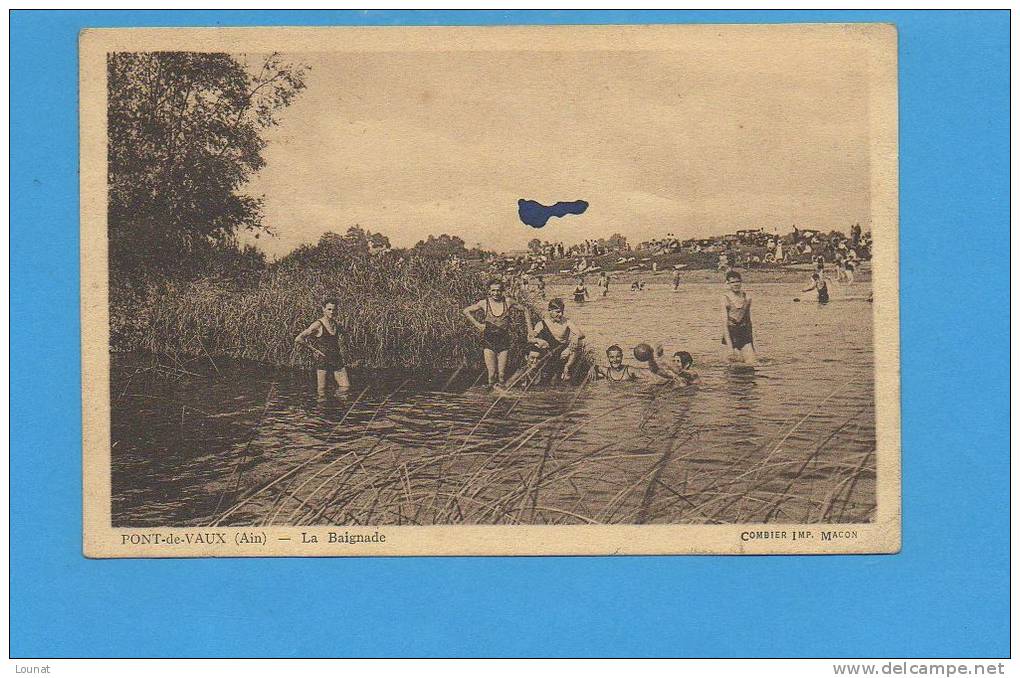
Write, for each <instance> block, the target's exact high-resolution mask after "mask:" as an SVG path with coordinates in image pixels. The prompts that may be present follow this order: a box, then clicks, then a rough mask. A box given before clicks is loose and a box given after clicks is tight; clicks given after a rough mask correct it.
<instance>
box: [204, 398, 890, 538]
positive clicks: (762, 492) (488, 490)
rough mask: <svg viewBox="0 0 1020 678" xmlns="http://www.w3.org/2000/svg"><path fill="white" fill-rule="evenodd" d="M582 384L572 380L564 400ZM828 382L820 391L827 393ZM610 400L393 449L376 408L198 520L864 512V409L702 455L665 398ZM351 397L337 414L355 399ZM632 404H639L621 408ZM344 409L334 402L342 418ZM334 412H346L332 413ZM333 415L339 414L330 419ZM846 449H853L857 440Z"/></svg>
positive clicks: (829, 515) (386, 521) (869, 479)
mask: <svg viewBox="0 0 1020 678" xmlns="http://www.w3.org/2000/svg"><path fill="white" fill-rule="evenodd" d="M585 388H587V384H585V383H582V384H580V385H579V386H578V387H577V392H576V393H575V396H574V397H575V401H576V399H577V398H579V397H581V396H582V394H583V393H584V389H585ZM839 395H840V394H839V389H837V391H836V392H834V393H833V394H832V395H831V396H830V399H832V398H837V397H839ZM675 397H676V394H675V393H674V392H673V390H672V389H671V387H668V386H664V387H661V388H660V389H659V390H658V391H657V392H656V393H655V394H654V397H652V398H651V400H645V401H635V400H624V401H623V402H621V403H614V404H612V405H610V406H608V407H606V408H605V409H604V410H603V411H601V412H595V413H592V412H590V411H587V412H582V411H579V410H578V409H577V408H575V407H574V406H573V405H574V403H570V405H569V406H568V407H566V408H565V409H564V410H563V411H561V412H559V413H557V414H555V415H552V416H549V417H547V418H545V419H542V420H540V421H537V422H535V423H533V424H531V425H529V426H524V427H518V428H517V429H515V430H512V431H511V429H510V428H509V427H508V428H507V430H508V432H507V434H506V435H503V436H499V435H496V436H493V435H486V436H484V437H481V436H478V435H476V432H477V431H478V429H479V426H480V425H482V424H483V423H484V420H486V419H490V418H497V417H503V416H508V415H510V414H511V413H512V410H513V408H514V406H515V401H513V400H511V399H506V400H504V399H497V400H496V402H495V403H494V406H493V407H491V408H489V409H488V411H486V412H485V414H484V415H483V416H482V419H481V420H479V421H478V422H476V423H475V424H474V425H473V426H469V427H464V428H463V429H458V430H456V431H449V432H447V436H446V443H445V445H443V446H442V447H441V448H439V449H435V448H429V449H424V448H423V449H407V447H406V445H403V444H397V443H395V442H394V441H391V440H388V439H387V437H386V436H385V435H383V434H382V433H380V432H378V431H377V430H376V428H375V427H374V422H376V421H377V420H381V419H382V418H384V417H385V416H386V413H385V409H386V404H385V403H383V404H382V405H379V406H378V409H377V410H376V412H375V413H374V415H373V417H372V418H371V419H370V420H369V423H368V424H367V425H366V426H364V429H363V431H361V432H360V435H358V436H354V437H348V438H347V440H346V441H344V442H337V443H330V442H329V441H328V440H327V441H326V443H327V444H326V445H325V446H324V447H323V448H322V449H321V450H319V451H318V452H316V453H314V454H312V455H310V456H309V458H308V459H306V460H305V461H303V462H301V463H299V464H296V465H294V466H293V467H291V468H289V469H287V470H285V471H284V472H282V473H280V474H279V475H277V476H276V477H274V478H270V479H268V480H267V479H258V480H257V481H256V480H253V479H249V481H248V483H247V487H245V488H244V489H243V490H241V491H239V492H237V493H233V494H232V500H231V502H229V504H225V506H227V508H225V510H218V511H217V512H216V513H215V515H213V516H211V517H210V518H209V519H208V520H207V521H205V522H206V523H207V524H209V525H448V524H509V525H513V524H552V525H561V524H642V523H670V524H677V523H687V524H725V523H791V522H797V523H802V522H803V523H846V522H867V521H870V520H873V519H874V511H875V495H874V479H875V455H874V450H864V451H858V452H851V453H848V452H847V450H848V449H852V448H853V445H851V444H850V442H849V441H851V440H853V439H854V436H855V435H856V434H857V433H858V432H859V429H860V428H861V427H862V426H866V425H870V424H867V422H866V421H865V419H864V417H865V415H866V410H865V409H860V410H858V411H856V412H854V413H853V414H852V415H851V416H850V417H849V418H847V419H846V421H844V422H843V423H842V424H840V425H839V426H838V427H836V428H835V429H833V430H830V431H828V432H827V433H826V434H825V435H824V436H823V437H821V438H820V439H819V440H816V441H814V442H813V443H812V444H810V445H806V446H805V445H804V444H796V445H795V444H793V443H792V442H791V440H792V439H793V438H794V434H796V433H797V432H798V431H799V430H800V429H801V428H802V427H803V425H804V424H805V422H807V421H809V420H810V419H811V418H812V417H813V416H815V413H816V411H817V408H815V409H813V410H811V411H807V412H804V413H802V416H799V417H796V418H795V419H794V420H793V421H791V422H790V423H789V424H787V425H786V426H784V429H783V430H782V431H780V433H779V434H778V435H777V436H776V437H775V438H774V439H771V440H767V441H765V442H763V443H762V444H760V445H758V446H756V447H755V448H754V449H752V450H750V451H748V452H745V453H743V454H741V455H739V456H727V455H725V454H723V455H721V456H720V455H717V457H718V458H717V459H715V460H705V459H703V457H704V456H705V454H704V453H705V450H704V449H703V448H702V446H701V445H699V441H698V435H697V431H696V430H693V428H692V427H691V425H690V424H689V422H687V421H686V419H685V418H684V417H683V416H679V417H673V418H670V416H671V415H666V416H665V418H666V419H667V420H666V421H658V419H662V418H663V415H662V414H661V413H662V412H663V411H664V410H665V411H668V410H669V408H662V407H660V406H661V405H662V403H663V401H664V399H670V398H675ZM358 406H359V405H358V401H357V400H356V401H355V402H354V403H353V404H352V405H351V410H353V409H355V408H357V407H358ZM634 408H640V409H641V411H639V412H634V411H633V409H634ZM349 412H350V410H348V413H349ZM623 414H628V415H631V416H630V417H629V419H628V420H630V421H633V420H639V421H640V422H641V424H640V425H639V426H638V427H637V428H636V429H631V428H626V427H621V428H620V429H619V430H618V431H617V433H616V435H614V436H611V437H608V439H605V440H604V442H602V443H600V444H598V445H591V444H586V445H576V444H570V441H571V439H572V438H573V437H575V436H577V435H578V434H580V433H583V432H584V430H585V428H586V427H589V426H591V425H592V422H593V420H597V419H600V418H609V419H612V418H614V417H618V416H621V415H623ZM345 418H346V417H345ZM343 421H344V420H341V422H340V424H338V425H337V426H338V427H339V426H341V425H342V424H343ZM859 447H860V446H859V445H858V446H857V449H859Z"/></svg>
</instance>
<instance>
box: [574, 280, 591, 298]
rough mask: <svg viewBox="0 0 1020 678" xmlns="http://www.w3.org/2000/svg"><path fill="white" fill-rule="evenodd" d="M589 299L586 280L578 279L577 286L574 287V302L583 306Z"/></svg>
mask: <svg viewBox="0 0 1020 678" xmlns="http://www.w3.org/2000/svg"><path fill="white" fill-rule="evenodd" d="M587 299H588V288H587V287H585V286H584V278H581V277H578V279H577V286H576V287H574V301H576V302H577V303H579V304H583V303H584V302H585V301H587Z"/></svg>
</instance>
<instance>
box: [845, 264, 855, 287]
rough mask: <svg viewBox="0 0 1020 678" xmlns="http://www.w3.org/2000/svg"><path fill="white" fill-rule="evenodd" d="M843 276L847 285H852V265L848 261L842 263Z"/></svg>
mask: <svg viewBox="0 0 1020 678" xmlns="http://www.w3.org/2000/svg"><path fill="white" fill-rule="evenodd" d="M843 276H844V278H845V279H846V284H847V285H853V284H854V265H853V262H851V261H850V260H849V259H847V260H846V262H844V263H843Z"/></svg>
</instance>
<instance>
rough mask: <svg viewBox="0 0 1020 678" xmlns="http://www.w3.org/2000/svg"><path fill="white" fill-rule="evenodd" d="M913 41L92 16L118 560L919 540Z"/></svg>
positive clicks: (824, 33) (92, 108)
mask: <svg viewBox="0 0 1020 678" xmlns="http://www.w3.org/2000/svg"><path fill="white" fill-rule="evenodd" d="M896 49H897V40H896V31H895V28H894V27H893V26H890V25H879V24H845V25H837V24H818V25H718V26H716V25H650V26H555V27H554V26H527V27H523V26H522V27H417V28H406V27H385V28H340V27H337V28H258V29H230V28H194V29H151V30H150V29H101V30H91V31H86V32H84V33H83V34H82V35H81V39H80V57H81V83H80V87H81V90H80V91H81V111H80V113H81V264H82V307H81V312H82V370H83V381H82V383H83V393H82V397H83V402H84V422H83V428H84V441H83V454H84V479H83V481H84V537H83V542H84V552H85V554H86V555H87V556H91V557H180V556H345V555H359V556H364V555H378V556H392V555H542V554H578V555H581V554H743V553H747V554H761V553H791V554H797V553H803V554H820V553H834V554H840V553H891V552H896V551H898V550H899V548H900V415H899V408H900V401H899V399H900V396H899V339H898V334H899V317H898V300H897V295H898V272H897V266H898V244H897V232H898V213H897V199H898V197H897V196H898V189H897V172H898V169H897V75H896V68H897V61H896Z"/></svg>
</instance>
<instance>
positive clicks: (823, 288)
mask: <svg viewBox="0 0 1020 678" xmlns="http://www.w3.org/2000/svg"><path fill="white" fill-rule="evenodd" d="M811 290H817V292H818V303H819V304H827V303H829V286H828V285H827V284H826V282H825V278H823V277H822V276H820V275H818V274H817V273H812V274H811V284H810V285H809V286H808V287H805V288H804V289H802V290H801V292H810V291H811Z"/></svg>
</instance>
